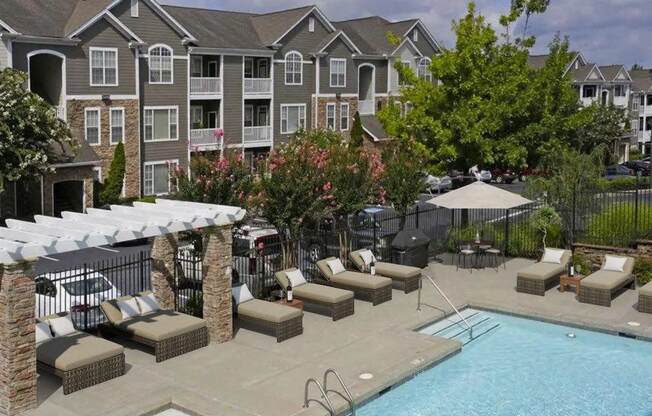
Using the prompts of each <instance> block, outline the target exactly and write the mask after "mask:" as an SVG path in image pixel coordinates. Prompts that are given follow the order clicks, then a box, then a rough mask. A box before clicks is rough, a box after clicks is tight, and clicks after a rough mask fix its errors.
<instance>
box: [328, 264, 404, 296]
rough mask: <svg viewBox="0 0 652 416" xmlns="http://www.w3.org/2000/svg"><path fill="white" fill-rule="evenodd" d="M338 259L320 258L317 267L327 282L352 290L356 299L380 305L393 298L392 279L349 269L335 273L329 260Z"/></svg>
mask: <svg viewBox="0 0 652 416" xmlns="http://www.w3.org/2000/svg"><path fill="white" fill-rule="evenodd" d="M333 260H337V259H336V258H335V257H329V258H327V259H323V260H319V261H318V262H317V268H318V269H319V272H320V273H321V275H322V276H323V277H324V279H325V282H324V283H325V284H327V285H328V286H332V287H336V288H338V289H345V290H350V291H352V292H353V293H354V294H355V297H356V299H360V300H365V301H368V302H371V303H372V304H373V305H378V304H381V303H383V302H387V301H389V300H392V279H388V278H386V277H382V276H378V275H376V276H372V275H370V274H368V273H360V272H352V271H349V270H344V267H342V270H343V271H338V272H337V273H333V271H332V270H331V268H330V266H329V265H328V262H329V261H333Z"/></svg>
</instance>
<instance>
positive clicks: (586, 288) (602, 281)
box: [578, 255, 636, 306]
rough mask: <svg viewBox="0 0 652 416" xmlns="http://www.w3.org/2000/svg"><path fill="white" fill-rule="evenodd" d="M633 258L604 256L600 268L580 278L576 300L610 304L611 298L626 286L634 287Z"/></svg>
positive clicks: (595, 303)
mask: <svg viewBox="0 0 652 416" xmlns="http://www.w3.org/2000/svg"><path fill="white" fill-rule="evenodd" d="M633 270H634V259H633V258H631V257H624V256H609V255H607V256H605V257H604V259H603V260H602V266H601V267H600V270H598V271H597V272H595V273H592V274H590V275H588V276H587V277H585V278H584V279H582V282H581V284H580V289H579V295H578V300H579V301H580V302H582V303H591V304H593V305H600V306H611V301H612V299H613V298H615V297H616V296H618V295H619V294H620V293H622V291H624V290H626V289H627V288H630V289H635V287H636V282H635V281H634V275H633V274H632V272H633Z"/></svg>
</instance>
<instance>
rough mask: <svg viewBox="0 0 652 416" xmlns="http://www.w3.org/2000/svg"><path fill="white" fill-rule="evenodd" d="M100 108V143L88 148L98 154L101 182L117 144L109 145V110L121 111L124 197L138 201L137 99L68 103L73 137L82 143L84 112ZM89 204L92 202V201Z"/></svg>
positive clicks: (138, 113) (138, 133)
mask: <svg viewBox="0 0 652 416" xmlns="http://www.w3.org/2000/svg"><path fill="white" fill-rule="evenodd" d="M91 107H95V108H99V109H100V130H101V135H100V144H99V145H97V146H91V149H92V150H93V152H95V154H96V155H97V158H96V159H95V160H98V161H99V163H100V164H99V166H100V167H101V168H102V180H103V181H104V180H106V178H107V177H108V174H109V167H110V166H111V161H112V160H113V154H114V152H115V147H116V145H117V144H111V132H110V131H111V130H110V129H111V127H110V120H109V117H110V111H109V110H110V108H116V107H120V108H123V109H124V115H125V120H124V122H125V124H124V136H125V137H124V149H125V162H126V165H125V189H124V192H125V196H126V197H127V198H138V197H139V196H140V183H141V180H140V128H139V126H140V110H139V101H138V100H110V101H103V100H69V101H68V115H67V116H68V126H69V127H70V130H71V132H72V135H73V137H75V138H77V140H79V141H83V140H85V138H84V137H85V132H84V109H86V108H91ZM91 201H92V199H91Z"/></svg>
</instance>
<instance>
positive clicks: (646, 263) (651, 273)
mask: <svg viewBox="0 0 652 416" xmlns="http://www.w3.org/2000/svg"><path fill="white" fill-rule="evenodd" d="M634 276H636V282H638V285H639V286H643V285H646V284H647V283H649V282H650V281H652V260H644V259H641V258H638V259H636V262H635V263H634Z"/></svg>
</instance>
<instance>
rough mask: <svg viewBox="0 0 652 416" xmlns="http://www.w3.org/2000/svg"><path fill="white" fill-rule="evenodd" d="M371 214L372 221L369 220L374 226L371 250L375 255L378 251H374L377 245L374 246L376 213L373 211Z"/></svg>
mask: <svg viewBox="0 0 652 416" xmlns="http://www.w3.org/2000/svg"><path fill="white" fill-rule="evenodd" d="M371 215H372V221H371V222H372V223H373V227H374V232H373V237H374V238H373V240H374V242H373V251H374V253H375V254H376V255H377V254H378V252H377V251H376V249H377V247H376V213H375V212H374V213H373V214H371Z"/></svg>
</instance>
